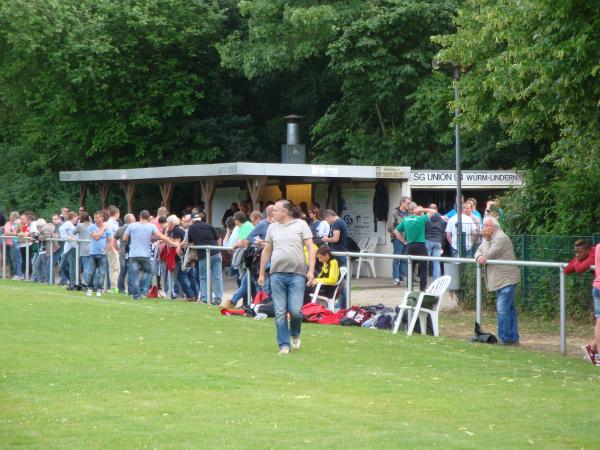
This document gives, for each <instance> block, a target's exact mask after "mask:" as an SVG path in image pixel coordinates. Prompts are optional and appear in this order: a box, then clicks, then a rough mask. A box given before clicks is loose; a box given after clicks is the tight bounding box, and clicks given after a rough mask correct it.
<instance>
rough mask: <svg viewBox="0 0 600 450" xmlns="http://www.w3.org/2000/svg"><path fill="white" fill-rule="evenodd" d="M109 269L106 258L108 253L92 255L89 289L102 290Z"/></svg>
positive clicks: (88, 281) (88, 279) (88, 280)
mask: <svg viewBox="0 0 600 450" xmlns="http://www.w3.org/2000/svg"><path fill="white" fill-rule="evenodd" d="M107 269H108V259H107V258H106V255H90V268H89V273H88V278H87V286H88V289H93V290H94V291H96V292H102V289H104V277H105V276H106V272H107ZM96 272H97V274H96Z"/></svg>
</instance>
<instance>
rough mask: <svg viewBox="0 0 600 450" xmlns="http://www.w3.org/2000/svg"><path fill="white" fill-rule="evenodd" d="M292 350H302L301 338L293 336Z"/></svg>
mask: <svg viewBox="0 0 600 450" xmlns="http://www.w3.org/2000/svg"><path fill="white" fill-rule="evenodd" d="M292 348H293V349H294V350H299V349H300V336H292Z"/></svg>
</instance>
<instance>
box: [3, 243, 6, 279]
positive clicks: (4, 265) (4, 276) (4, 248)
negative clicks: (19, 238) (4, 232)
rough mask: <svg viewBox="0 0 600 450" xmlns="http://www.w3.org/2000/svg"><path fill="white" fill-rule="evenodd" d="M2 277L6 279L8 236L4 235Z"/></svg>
mask: <svg viewBox="0 0 600 450" xmlns="http://www.w3.org/2000/svg"><path fill="white" fill-rule="evenodd" d="M2 279H3V280H6V238H5V237H4V236H2Z"/></svg>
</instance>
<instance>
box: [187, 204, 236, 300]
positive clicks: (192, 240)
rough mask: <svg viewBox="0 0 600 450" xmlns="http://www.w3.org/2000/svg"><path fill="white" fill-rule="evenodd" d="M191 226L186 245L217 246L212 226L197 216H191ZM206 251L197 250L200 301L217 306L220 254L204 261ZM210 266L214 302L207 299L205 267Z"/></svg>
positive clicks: (220, 284)
mask: <svg viewBox="0 0 600 450" xmlns="http://www.w3.org/2000/svg"><path fill="white" fill-rule="evenodd" d="M236 214H238V213H236ZM191 219H192V224H191V225H190V227H189V229H188V243H189V244H190V245H219V244H220V243H221V238H220V237H219V234H218V233H217V230H215V228H214V227H213V226H212V225H209V224H208V223H205V222H204V221H202V219H201V217H200V215H199V214H192V217H191ZM206 259H207V258H206V251H205V250H198V277H199V279H200V301H201V302H204V303H208V302H211V303H212V304H215V305H218V304H220V303H221V301H222V300H223V260H222V258H221V252H220V251H218V250H214V251H211V252H210V260H209V261H207V260H206ZM207 264H210V270H211V281H212V286H213V289H214V300H213V299H212V298H211V299H209V298H208V283H207V276H206V265H207Z"/></svg>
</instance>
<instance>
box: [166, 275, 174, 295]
mask: <svg viewBox="0 0 600 450" xmlns="http://www.w3.org/2000/svg"><path fill="white" fill-rule="evenodd" d="M167 281H168V283H169V299H170V300H173V278H172V277H171V272H169V269H167Z"/></svg>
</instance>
